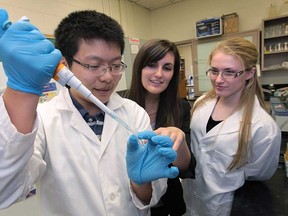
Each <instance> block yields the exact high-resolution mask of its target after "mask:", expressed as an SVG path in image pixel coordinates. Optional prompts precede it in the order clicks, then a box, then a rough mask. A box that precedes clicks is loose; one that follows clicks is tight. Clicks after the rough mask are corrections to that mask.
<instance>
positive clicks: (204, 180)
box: [183, 99, 281, 216]
mask: <svg viewBox="0 0 288 216" xmlns="http://www.w3.org/2000/svg"><path fill="white" fill-rule="evenodd" d="M215 104H216V99H215V100H210V101H207V102H206V103H205V104H204V105H203V106H202V107H201V108H200V109H197V110H196V111H195V112H194V114H193V117H192V121H191V138H192V142H191V148H192V152H193V153H194V156H195V158H196V161H197V165H196V171H195V176H196V178H195V180H194V179H191V180H183V187H184V192H185V199H186V204H187V209H188V212H189V214H190V215H200V216H206V215H211V216H212V215H213V216H216V215H219V216H225V215H230V211H231V207H232V201H233V195H234V191H235V190H236V189H238V188H240V187H241V186H242V185H243V184H244V182H245V180H265V179H269V178H270V177H271V176H272V175H273V174H274V172H275V170H276V169H277V166H278V161H279V151H280V143H281V132H280V129H279V127H278V126H277V124H276V123H275V121H274V120H273V119H272V118H271V117H270V115H269V114H267V113H266V111H265V110H264V109H262V108H261V107H260V104H259V101H258V100H257V99H256V101H255V104H254V111H253V117H252V127H251V128H252V134H251V135H252V145H251V148H252V151H251V155H250V156H249V161H248V163H247V165H245V166H244V167H241V168H240V169H234V170H232V171H228V170H227V167H228V166H229V164H230V163H231V162H232V160H233V158H234V155H235V153H236V151H237V147H238V131H239V124H240V121H241V119H242V118H241V115H242V112H241V111H238V112H235V113H234V114H232V115H231V116H230V117H229V118H227V119H226V120H225V121H223V122H221V123H220V124H218V125H217V126H215V127H214V128H212V129H211V130H210V131H209V132H208V133H206V125H207V122H208V119H209V117H210V116H211V113H212V111H213V109H214V107H215Z"/></svg>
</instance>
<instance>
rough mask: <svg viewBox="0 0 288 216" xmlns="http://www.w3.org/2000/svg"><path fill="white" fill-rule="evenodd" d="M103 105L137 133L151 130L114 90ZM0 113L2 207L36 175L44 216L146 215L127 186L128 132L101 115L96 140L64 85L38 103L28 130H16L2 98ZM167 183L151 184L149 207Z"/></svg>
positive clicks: (22, 193) (134, 107)
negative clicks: (32, 126)
mask: <svg viewBox="0 0 288 216" xmlns="http://www.w3.org/2000/svg"><path fill="white" fill-rule="evenodd" d="M107 106H108V107H109V108H110V109H112V110H113V111H114V112H116V113H117V114H118V115H119V116H120V118H122V119H123V120H124V121H125V122H127V123H128V124H129V125H130V126H131V127H133V128H135V129H137V130H138V131H143V130H146V129H150V119H149V117H148V115H147V114H146V112H145V111H144V109H142V108H141V107H140V106H138V105H137V104H136V103H134V102H132V101H130V100H127V99H123V98H121V97H120V96H119V95H117V94H113V95H112V96H111V98H110V101H109V102H108V104H107ZM19 111H20V112H21V108H20V109H19ZM0 112H1V116H0V128H1V132H0V176H1V182H0V208H6V207H8V206H9V205H11V204H12V203H14V202H16V201H17V200H19V198H24V197H25V196H26V195H27V193H28V191H29V189H30V187H31V185H33V184H34V183H35V182H36V181H37V180H39V179H40V196H41V198H40V202H41V210H42V212H43V215H70V216H71V215H77V216H79V215H85V216H86V215H87V216H89V215H91V216H92V215H93V216H95V215H99V216H100V215H101V216H102V215H123V216H128V215H131V216H135V215H146V214H147V212H148V210H147V206H143V204H142V203H141V202H140V200H138V199H137V198H136V196H135V194H133V192H132V191H131V190H130V189H129V186H130V181H129V178H128V176H127V172H126V160H125V157H126V144H127V140H128V137H129V136H130V134H131V133H129V132H128V131H127V129H125V128H124V127H123V126H121V125H119V124H118V123H117V122H116V121H115V120H114V119H112V118H111V117H110V116H109V115H107V114H106V115H105V122H104V128H103V133H102V140H101V142H100V141H99V140H98V138H97V137H96V135H95V134H94V132H93V131H92V130H91V129H90V128H89V126H88V125H87V123H86V122H85V121H84V120H83V118H82V116H81V115H80V113H79V112H78V111H77V109H76V108H75V107H74V106H73V103H72V101H71V98H70V96H69V93H68V91H67V90H66V89H63V90H62V91H61V92H60V94H59V96H56V97H55V98H54V99H52V100H51V101H50V102H48V103H44V104H41V105H39V107H38V118H37V121H36V123H35V128H34V130H33V132H32V133H31V134H28V135H25V136H24V135H21V134H19V133H18V132H17V131H16V129H15V127H14V126H13V125H12V124H11V122H10V119H9V117H8V115H7V112H6V110H5V107H4V104H3V99H2V97H0ZM2 128H3V129H2ZM37 128H38V131H37ZM36 131H37V135H36ZM35 136H36V141H35V143H34V139H35ZM33 143H34V146H35V148H34V152H33ZM166 181H167V180H166V179H162V180H159V181H155V182H153V184H152V185H153V198H152V200H151V203H150V205H153V204H156V203H157V202H158V200H159V198H160V197H161V196H162V195H163V194H164V192H165V191H166ZM132 200H133V201H132ZM135 204H136V205H137V206H138V208H140V209H144V210H142V211H141V210H139V209H138V208H136V206H135Z"/></svg>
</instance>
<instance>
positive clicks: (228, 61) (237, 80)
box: [210, 52, 251, 100]
mask: <svg viewBox="0 0 288 216" xmlns="http://www.w3.org/2000/svg"><path fill="white" fill-rule="evenodd" d="M210 67H211V70H212V71H214V72H219V74H218V76H216V77H215V76H210V80H211V83H212V86H213V88H214V90H215V92H216V94H217V95H218V96H219V97H222V98H225V99H229V98H230V99H233V100H239V99H240V96H241V92H242V90H243V89H244V87H245V83H246V80H247V79H249V78H251V74H250V73H247V72H243V73H242V74H241V73H239V74H241V75H239V76H238V77H234V76H231V77H229V78H228V77H227V78H226V79H225V78H223V74H222V73H223V72H224V71H226V72H230V73H237V72H241V71H243V70H244V68H243V65H242V64H241V62H240V61H239V60H238V59H237V58H235V57H234V56H232V55H229V54H225V53H223V52H218V53H216V54H215V55H214V56H213V58H212V59H211V65H210ZM232 75H233V74H232Z"/></svg>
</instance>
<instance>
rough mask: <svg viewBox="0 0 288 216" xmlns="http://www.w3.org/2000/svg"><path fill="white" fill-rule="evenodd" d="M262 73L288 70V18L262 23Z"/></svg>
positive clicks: (280, 17) (282, 17)
mask: <svg viewBox="0 0 288 216" xmlns="http://www.w3.org/2000/svg"><path fill="white" fill-rule="evenodd" d="M261 63H262V64H261V65H262V71H270V70H272V71H273V70H282V69H288V16H279V17H274V18H270V19H264V20H263V21H262V56H261Z"/></svg>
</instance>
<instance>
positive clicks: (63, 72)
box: [53, 63, 143, 145]
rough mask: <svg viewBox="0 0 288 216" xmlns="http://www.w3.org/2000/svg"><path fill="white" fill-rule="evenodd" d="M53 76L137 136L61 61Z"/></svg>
mask: <svg viewBox="0 0 288 216" xmlns="http://www.w3.org/2000/svg"><path fill="white" fill-rule="evenodd" d="M53 78H54V79H55V80H56V81H57V82H58V83H60V84H61V85H62V86H66V87H71V88H74V89H75V90H77V91H78V93H80V94H81V95H83V96H84V97H86V98H88V99H89V100H90V101H91V102H93V103H94V104H95V105H96V106H98V107H99V108H100V109H101V110H102V111H104V112H105V113H106V114H108V115H110V116H111V117H112V118H113V119H115V120H116V121H117V122H118V123H119V124H120V125H122V126H123V127H125V128H126V129H127V130H128V131H130V132H131V133H132V134H134V135H135V136H136V137H137V138H138V132H137V131H136V130H134V129H132V128H131V127H130V126H129V125H128V124H127V123H126V122H124V121H123V120H122V119H121V118H120V117H119V116H118V115H117V114H116V113H115V112H113V110H111V109H109V108H108V107H107V106H106V105H105V104H103V103H102V102H101V101H100V100H99V99H98V98H97V97H95V96H94V95H93V94H92V93H91V91H90V90H89V89H87V88H86V87H85V86H84V85H83V84H82V82H81V81H80V80H79V79H78V78H76V77H75V76H74V74H73V73H72V72H71V71H70V70H69V69H68V68H67V67H65V65H63V64H62V63H59V64H58V66H57V68H56V70H55V73H54V76H53ZM138 142H139V144H141V145H143V143H142V141H141V140H138Z"/></svg>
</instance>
